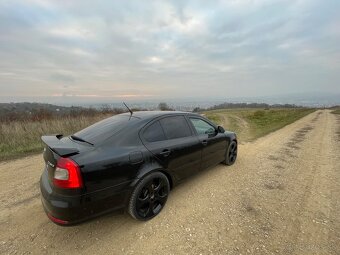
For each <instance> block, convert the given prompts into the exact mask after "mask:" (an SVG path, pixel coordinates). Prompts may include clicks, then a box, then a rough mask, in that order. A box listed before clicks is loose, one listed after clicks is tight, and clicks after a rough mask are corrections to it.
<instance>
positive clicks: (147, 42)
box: [0, 0, 340, 98]
mask: <svg viewBox="0 0 340 255" xmlns="http://www.w3.org/2000/svg"><path fill="white" fill-rule="evenodd" d="M339 7H340V3H339V2H338V1H336V0H330V1H327V3H326V2H324V1H321V0H319V1H317V0H308V1H306V0H299V1H289V0H278V1H270V0H244V1H237V0H233V1H203V0H202V1H190V0H189V1H180V0H177V1H97V2H96V3H95V4H94V3H93V1H89V0H85V1H80V0H78V1H48V2H46V1H41V0H29V1H28V0H27V1H2V2H1V3H0V33H1V37H0V70H1V72H0V91H1V94H2V95H8V96H13V97H14V96H21V95H27V94H31V95H35V96H37V97H39V96H45V95H51V96H52V95H57V94H63V93H66V94H67V93H69V94H73V95H96V96H97V97H98V98H101V97H103V98H104V97H105V96H106V94H105V93H106V92H105V91H108V90H109V91H111V90H114V91H119V93H118V92H117V95H137V96H138V95H140V97H141V98H143V96H142V95H155V96H158V97H165V98H166V97H170V98H173V97H185V96H187V95H190V96H197V97H207V98H216V97H221V96H222V95H225V96H226V97H227V96H228V97H230V96H259V95H270V94H278V93H291V92H295V91H310V90H321V89H322V90H328V91H330V92H332V91H336V90H337V91H338V89H339V85H338V81H339V78H340V70H339V69H340V65H339V52H340V51H339V50H340V43H339V40H340V34H339V32H338V31H340V26H339V24H340V19H339V17H338V14H337V11H336V10H338V9H339ZM325 81H327V83H325ZM71 84H72V86H71ZM136 91H138V93H137V92H136ZM230 91H232V94H230Z"/></svg>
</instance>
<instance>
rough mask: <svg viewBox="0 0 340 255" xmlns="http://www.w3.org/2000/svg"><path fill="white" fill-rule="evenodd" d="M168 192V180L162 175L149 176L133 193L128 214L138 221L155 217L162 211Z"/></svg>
mask: <svg viewBox="0 0 340 255" xmlns="http://www.w3.org/2000/svg"><path fill="white" fill-rule="evenodd" d="M169 192H170V184H169V180H168V178H167V177H166V176H165V175H164V174H163V173H161V172H154V173H151V174H149V175H148V176H146V177H145V178H143V179H142V180H141V181H140V182H139V184H138V185H137V186H136V188H135V190H134V191H133V193H132V195H131V198H130V202H129V208H128V211H129V214H130V215H131V216H132V217H133V218H135V219H138V220H149V219H151V218H153V217H155V216H156V215H157V214H158V213H159V212H160V211H161V210H162V209H163V207H164V205H165V203H166V201H167V199H168V195H169Z"/></svg>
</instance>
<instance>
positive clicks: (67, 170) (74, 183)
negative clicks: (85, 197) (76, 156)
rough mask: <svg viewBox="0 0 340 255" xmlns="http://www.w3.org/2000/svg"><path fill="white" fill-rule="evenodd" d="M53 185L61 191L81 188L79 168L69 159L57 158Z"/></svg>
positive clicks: (81, 181)
mask: <svg viewBox="0 0 340 255" xmlns="http://www.w3.org/2000/svg"><path fill="white" fill-rule="evenodd" d="M53 183H54V185H55V186H56V187H59V188H62V189H77V188H81V187H83V180H82V177H81V174H80V168H79V166H78V164H77V163H76V162H74V161H73V160H72V159H69V158H59V159H58V162H57V166H56V169H55V171H54V177H53Z"/></svg>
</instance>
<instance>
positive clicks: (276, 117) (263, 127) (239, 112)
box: [204, 108, 315, 142]
mask: <svg viewBox="0 0 340 255" xmlns="http://www.w3.org/2000/svg"><path fill="white" fill-rule="evenodd" d="M313 111H315V109H305V108H293V109H270V110H259V109H230V110H229V109H228V110H227V109H222V110H214V111H207V112H204V114H205V116H206V117H208V118H209V119H211V120H212V121H213V122H215V123H216V124H218V125H221V126H223V127H224V128H225V129H227V130H230V131H235V132H236V133H237V135H238V138H239V140H240V141H241V142H247V141H252V140H254V139H256V138H258V137H261V136H263V135H266V134H268V133H270V132H273V131H275V130H278V129H280V128H282V127H284V126H285V125H288V124H290V123H292V122H294V121H296V120H298V119H300V118H302V117H303V116H306V115H307V114H309V113H311V112H313Z"/></svg>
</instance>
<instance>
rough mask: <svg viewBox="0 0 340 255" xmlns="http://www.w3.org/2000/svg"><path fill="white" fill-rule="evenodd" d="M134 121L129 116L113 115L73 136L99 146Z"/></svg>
mask: <svg viewBox="0 0 340 255" xmlns="http://www.w3.org/2000/svg"><path fill="white" fill-rule="evenodd" d="M134 120H136V118H133V117H132V118H131V117H130V116H129V115H115V116H113V117H110V118H107V119H105V120H102V121H99V122H97V123H95V124H93V125H91V126H89V127H87V128H85V129H83V130H81V131H79V132H77V133H75V134H74V136H76V137H79V138H81V139H83V140H85V141H86V142H89V143H92V144H99V143H102V142H104V141H105V140H107V139H108V138H109V137H111V136H112V135H114V134H115V133H117V132H118V131H120V130H122V129H123V128H124V127H125V126H126V125H127V123H128V122H129V121H134Z"/></svg>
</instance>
